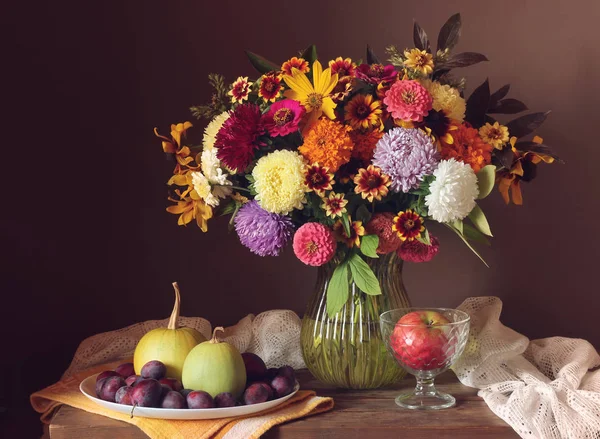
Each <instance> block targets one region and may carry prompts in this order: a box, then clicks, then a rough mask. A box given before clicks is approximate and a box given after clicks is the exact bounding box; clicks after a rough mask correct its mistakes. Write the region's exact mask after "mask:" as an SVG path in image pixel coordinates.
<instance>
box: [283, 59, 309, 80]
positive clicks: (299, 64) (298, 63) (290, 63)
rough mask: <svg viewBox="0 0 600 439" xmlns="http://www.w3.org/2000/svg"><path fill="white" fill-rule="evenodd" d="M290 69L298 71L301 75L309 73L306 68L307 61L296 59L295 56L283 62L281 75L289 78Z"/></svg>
mask: <svg viewBox="0 0 600 439" xmlns="http://www.w3.org/2000/svg"><path fill="white" fill-rule="evenodd" d="M292 69H298V70H300V71H301V72H302V73H308V72H310V67H309V66H308V61H306V60H305V59H304V58H298V57H297V56H294V57H292V58H290V59H288V60H287V61H286V62H284V63H283V64H282V65H281V71H282V72H283V73H285V74H286V75H289V76H291V75H292Z"/></svg>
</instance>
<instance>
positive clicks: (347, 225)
mask: <svg viewBox="0 0 600 439" xmlns="http://www.w3.org/2000/svg"><path fill="white" fill-rule="evenodd" d="M342 225H343V226H344V232H346V236H348V237H350V220H349V219H348V214H347V213H344V214H342Z"/></svg>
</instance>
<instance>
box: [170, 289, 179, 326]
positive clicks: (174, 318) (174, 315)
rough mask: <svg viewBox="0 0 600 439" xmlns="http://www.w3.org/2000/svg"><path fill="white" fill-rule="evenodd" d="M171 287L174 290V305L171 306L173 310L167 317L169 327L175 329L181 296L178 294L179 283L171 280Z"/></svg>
mask: <svg viewBox="0 0 600 439" xmlns="http://www.w3.org/2000/svg"><path fill="white" fill-rule="evenodd" d="M173 289H174V290H175V305H174V306H173V312H172V313H171V318H170V319H169V326H168V328H169V329H177V322H178V321H179V306H180V304H181V296H180V295H179V285H177V282H173Z"/></svg>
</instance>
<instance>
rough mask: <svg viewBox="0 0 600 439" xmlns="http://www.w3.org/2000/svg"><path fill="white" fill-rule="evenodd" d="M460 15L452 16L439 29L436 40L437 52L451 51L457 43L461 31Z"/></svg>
mask: <svg viewBox="0 0 600 439" xmlns="http://www.w3.org/2000/svg"><path fill="white" fill-rule="evenodd" d="M461 26H462V23H461V19H460V14H454V15H453V16H452V17H450V18H449V19H448V21H446V23H444V25H443V26H442V28H441V29H440V33H439V34H438V40H437V50H444V49H452V48H453V47H454V46H456V43H458V39H459V37H460V30H461Z"/></svg>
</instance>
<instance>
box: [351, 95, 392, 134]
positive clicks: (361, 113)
mask: <svg viewBox="0 0 600 439" xmlns="http://www.w3.org/2000/svg"><path fill="white" fill-rule="evenodd" d="M344 111H345V115H344V119H345V120H346V121H347V122H349V123H350V126H351V127H352V128H353V129H355V130H357V129H361V128H362V129H364V130H366V129H369V128H379V129H382V128H383V123H382V122H381V112H382V111H381V102H380V101H374V100H373V96H372V95H363V94H357V95H356V96H354V97H353V98H352V99H351V100H350V102H348V104H347V105H346V107H345V108H344Z"/></svg>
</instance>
